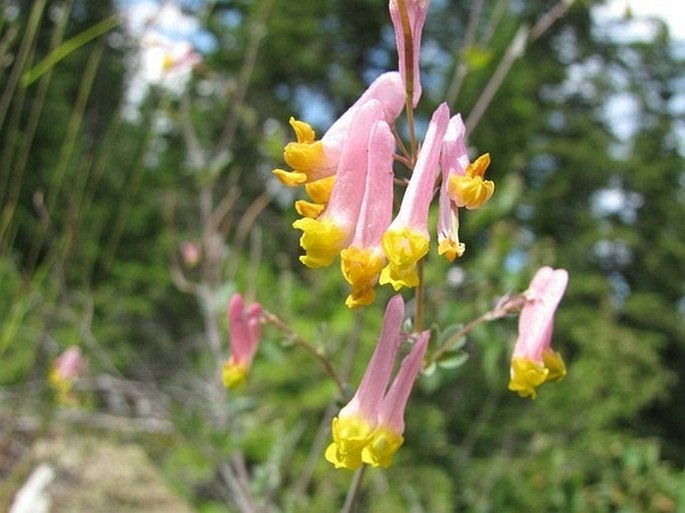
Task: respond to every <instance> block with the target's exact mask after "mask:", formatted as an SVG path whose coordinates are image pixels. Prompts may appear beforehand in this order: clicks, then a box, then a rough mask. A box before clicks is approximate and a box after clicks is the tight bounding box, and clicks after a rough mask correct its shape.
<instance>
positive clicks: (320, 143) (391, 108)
mask: <svg viewBox="0 0 685 513" xmlns="http://www.w3.org/2000/svg"><path fill="white" fill-rule="evenodd" d="M404 99H405V93H404V86H403V84H402V79H401V78H400V75H399V73H397V72H388V73H384V74H382V75H381V76H380V77H378V78H377V79H376V80H374V82H373V83H372V84H371V85H369V87H368V88H367V89H366V91H365V92H364V93H363V94H362V95H361V97H360V98H359V99H358V100H357V101H356V102H355V103H354V104H353V105H352V106H351V107H350V108H349V109H348V110H347V111H346V112H345V113H344V114H343V115H342V116H340V118H338V120H337V121H336V122H335V123H333V124H332V125H331V127H330V128H329V129H328V131H327V132H326V133H325V134H324V136H323V137H322V138H321V140H316V134H315V133H314V130H313V129H312V127H311V126H310V125H309V124H307V123H305V122H303V121H297V120H295V118H290V124H291V126H292V127H293V129H294V130H295V134H296V136H297V142H291V143H288V144H287V145H286V147H285V151H284V153H283V160H285V162H286V164H288V165H289V166H290V167H291V168H293V169H292V170H291V171H286V170H284V169H274V171H273V172H274V174H275V175H276V177H277V178H278V179H279V180H280V181H281V182H282V183H283V184H284V185H288V186H291V187H294V186H298V185H303V184H305V183H310V182H315V181H317V180H321V179H322V178H326V177H328V176H332V175H334V174H335V173H336V172H337V170H338V168H339V161H340V158H341V155H342V151H343V145H344V144H345V140H346V139H347V135H348V133H349V132H350V131H352V132H354V131H356V130H358V129H359V125H358V123H356V122H355V121H354V117H355V115H356V113H357V111H358V110H359V109H360V108H361V107H362V106H363V105H365V104H366V103H368V102H369V101H371V100H376V101H378V102H380V104H381V112H382V115H381V117H382V119H383V120H385V122H386V123H388V124H391V125H392V124H393V123H394V122H395V119H396V118H397V116H398V115H399V114H400V112H402V108H403V107H404Z"/></svg>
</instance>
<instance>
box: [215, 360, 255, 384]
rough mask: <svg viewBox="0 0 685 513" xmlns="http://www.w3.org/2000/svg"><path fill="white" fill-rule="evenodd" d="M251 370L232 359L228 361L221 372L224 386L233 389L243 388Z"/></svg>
mask: <svg viewBox="0 0 685 513" xmlns="http://www.w3.org/2000/svg"><path fill="white" fill-rule="evenodd" d="M249 371H250V368H249V367H248V366H246V365H243V364H239V363H235V362H232V361H230V360H229V361H227V362H226V363H225V364H224V368H223V370H222V372H221V377H222V380H223V382H224V386H225V387H226V388H228V389H232V390H234V389H238V388H242V387H243V386H245V382H246V381H247V374H248V372H249Z"/></svg>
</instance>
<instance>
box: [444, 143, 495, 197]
mask: <svg viewBox="0 0 685 513" xmlns="http://www.w3.org/2000/svg"><path fill="white" fill-rule="evenodd" d="M489 165H490V154H489V153H485V154H484V155H481V156H480V157H478V158H477V159H476V160H475V162H473V163H471V164H469V165H468V167H467V168H466V171H465V173H464V176H460V175H452V176H450V179H449V182H448V184H447V190H448V192H449V195H450V197H451V198H452V200H453V201H454V202H455V203H456V204H457V206H458V207H466V208H467V209H469V210H474V209H477V208H480V207H482V206H483V205H485V203H486V202H487V201H488V200H489V199H490V198H491V197H492V195H493V193H494V192H495V183H494V182H493V181H492V180H484V179H483V176H485V171H486V170H487V168H488V166H489Z"/></svg>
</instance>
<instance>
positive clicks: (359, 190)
mask: <svg viewBox="0 0 685 513" xmlns="http://www.w3.org/2000/svg"><path fill="white" fill-rule="evenodd" d="M382 119H383V105H382V104H381V102H379V101H377V100H369V101H368V102H366V103H365V104H364V105H362V106H361V107H360V108H359V109H358V110H357V111H356V112H355V115H354V117H353V118H352V125H353V126H354V129H353V130H351V131H350V134H349V136H348V137H347V138H346V140H345V145H344V146H343V150H342V154H341V156H340V161H339V162H338V171H337V173H336V177H335V183H334V184H333V190H332V191H331V196H330V199H329V200H328V204H327V205H326V208H325V210H324V211H323V213H322V214H321V215H320V216H318V217H317V218H312V217H304V218H302V219H298V220H297V221H295V222H294V223H293V227H294V228H297V229H298V230H302V232H303V233H302V237H300V246H302V248H303V249H304V250H305V252H306V254H305V255H303V256H301V257H300V261H301V262H302V263H303V264H304V265H306V266H307V267H312V268H315V267H327V266H329V265H331V264H332V263H333V260H334V259H335V257H336V256H337V255H338V253H340V251H341V250H342V249H343V248H345V247H346V246H347V245H348V244H349V243H350V241H351V239H352V236H353V234H354V229H355V226H356V225H357V219H358V217H359V212H360V210H361V205H362V200H363V191H364V188H365V186H366V175H367V170H368V167H369V151H372V154H373V155H374V157H373V158H376V157H375V155H376V153H377V151H378V150H377V149H375V148H370V146H369V140H370V137H371V132H372V130H373V128H374V126H375V125H376V123H378V122H380V121H381V120H382ZM391 151H392V149H391Z"/></svg>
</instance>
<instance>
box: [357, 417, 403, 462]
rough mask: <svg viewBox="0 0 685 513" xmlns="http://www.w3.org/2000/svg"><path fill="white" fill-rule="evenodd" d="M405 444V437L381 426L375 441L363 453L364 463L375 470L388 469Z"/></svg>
mask: <svg viewBox="0 0 685 513" xmlns="http://www.w3.org/2000/svg"><path fill="white" fill-rule="evenodd" d="M403 443H404V437H403V436H402V435H400V434H398V433H395V432H394V431H392V430H391V429H388V428H387V427H385V426H379V427H377V428H376V430H375V431H374V433H373V439H372V440H371V442H369V444H368V445H367V446H366V447H364V449H363V451H362V461H363V462H364V463H368V464H369V465H371V466H372V467H374V468H378V467H380V468H388V467H389V466H390V465H391V464H392V460H393V458H394V456H395V453H396V452H397V450H398V449H399V448H400V447H401V446H402V444H403Z"/></svg>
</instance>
